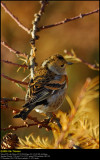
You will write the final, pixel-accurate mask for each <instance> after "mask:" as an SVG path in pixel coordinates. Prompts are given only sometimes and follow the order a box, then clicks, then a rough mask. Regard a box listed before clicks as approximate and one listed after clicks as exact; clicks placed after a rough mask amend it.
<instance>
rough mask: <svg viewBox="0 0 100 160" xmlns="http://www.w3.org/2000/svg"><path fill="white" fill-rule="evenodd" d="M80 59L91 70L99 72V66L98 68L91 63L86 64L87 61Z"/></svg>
mask: <svg viewBox="0 0 100 160" xmlns="http://www.w3.org/2000/svg"><path fill="white" fill-rule="evenodd" d="M78 59H80V61H81V62H82V63H84V64H85V65H87V66H88V67H89V68H91V69H93V70H96V71H99V66H97V65H96V64H90V63H88V62H86V61H85V60H83V59H82V58H79V57H78Z"/></svg>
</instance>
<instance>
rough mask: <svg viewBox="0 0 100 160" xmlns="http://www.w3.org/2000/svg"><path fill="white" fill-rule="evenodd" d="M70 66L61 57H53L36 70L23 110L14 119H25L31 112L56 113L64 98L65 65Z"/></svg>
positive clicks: (66, 83) (65, 82) (65, 87)
mask: <svg viewBox="0 0 100 160" xmlns="http://www.w3.org/2000/svg"><path fill="white" fill-rule="evenodd" d="M67 64H71V63H69V62H66V60H65V59H64V58H63V57H62V56H61V55H54V56H51V57H49V58H48V59H47V60H45V61H44V62H43V63H42V65H41V66H40V67H38V68H36V70H35V73H34V78H33V82H31V83H30V84H29V93H28V94H29V95H28V96H27V98H26V100H27V103H26V104H25V105H24V106H23V107H24V109H23V110H22V111H21V112H20V113H19V114H17V115H15V116H14V118H22V119H26V118H27V115H28V114H29V113H30V111H31V110H33V109H34V110H35V111H37V112H39V113H49V112H54V111H56V110H57V109H58V108H59V107H60V106H61V104H62V103H63V100H64V98H65V94H66V90H67V85H68V77H67V73H66V65H67Z"/></svg>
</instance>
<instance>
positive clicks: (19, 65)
mask: <svg viewBox="0 0 100 160" xmlns="http://www.w3.org/2000/svg"><path fill="white" fill-rule="evenodd" d="M1 62H4V63H7V64H12V65H15V66H18V67H24V68H28V66H27V65H26V64H17V63H13V62H11V61H6V60H1Z"/></svg>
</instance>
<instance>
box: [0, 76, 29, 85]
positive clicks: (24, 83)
mask: <svg viewBox="0 0 100 160" xmlns="http://www.w3.org/2000/svg"><path fill="white" fill-rule="evenodd" d="M1 76H2V77H4V78H5V79H8V80H10V81H12V82H14V83H19V84H23V85H28V82H22V81H18V80H16V79H13V78H10V77H8V76H6V75H4V74H1Z"/></svg>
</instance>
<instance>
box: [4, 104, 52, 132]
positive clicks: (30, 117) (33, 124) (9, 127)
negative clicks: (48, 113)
mask: <svg viewBox="0 0 100 160" xmlns="http://www.w3.org/2000/svg"><path fill="white" fill-rule="evenodd" d="M1 109H9V110H11V111H12V112H13V114H16V113H19V112H20V110H19V109H16V108H13V107H11V106H7V105H6V103H5V104H2V105H1ZM27 118H28V119H30V120H32V121H34V123H31V124H28V123H27V122H25V121H24V125H21V126H12V125H9V126H8V127H7V128H2V129H1V130H3V131H6V130H9V129H11V130H16V129H18V128H24V127H30V126H35V125H37V126H38V128H42V127H44V128H46V129H47V130H51V127H50V126H49V125H48V122H46V121H45V120H44V121H41V122H40V121H38V120H37V118H36V117H32V116H30V115H28V116H27Z"/></svg>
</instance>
